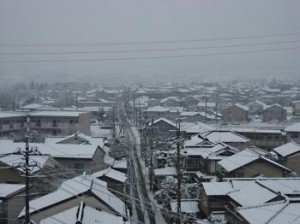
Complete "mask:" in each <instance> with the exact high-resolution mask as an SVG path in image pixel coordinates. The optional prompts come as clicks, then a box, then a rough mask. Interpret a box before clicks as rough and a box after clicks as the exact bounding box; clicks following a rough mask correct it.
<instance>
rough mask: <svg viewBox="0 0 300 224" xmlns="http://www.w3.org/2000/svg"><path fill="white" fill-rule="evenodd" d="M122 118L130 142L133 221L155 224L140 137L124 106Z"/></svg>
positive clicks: (121, 111)
mask: <svg viewBox="0 0 300 224" xmlns="http://www.w3.org/2000/svg"><path fill="white" fill-rule="evenodd" d="M120 118H121V122H122V125H123V128H124V133H125V136H126V140H127V144H128V180H129V194H130V196H131V205H132V223H146V224H148V223H149V224H155V223H156V219H155V213H154V210H153V207H152V204H151V201H150V200H149V196H148V191H147V188H146V181H145V176H144V174H143V168H142V166H141V161H140V157H139V156H138V155H139V154H138V147H137V146H138V145H139V144H140V143H139V142H138V140H139V138H138V137H137V136H136V135H138V132H137V130H136V128H135V127H134V126H131V124H130V122H129V120H128V118H127V116H126V113H125V110H124V108H121V110H120Z"/></svg>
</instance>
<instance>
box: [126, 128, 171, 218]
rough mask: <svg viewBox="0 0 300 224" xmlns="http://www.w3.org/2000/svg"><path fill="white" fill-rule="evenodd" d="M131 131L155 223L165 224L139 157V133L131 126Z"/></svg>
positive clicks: (145, 169) (143, 164)
mask: <svg viewBox="0 0 300 224" xmlns="http://www.w3.org/2000/svg"><path fill="white" fill-rule="evenodd" d="M131 129H132V133H133V134H134V137H135V138H136V142H137V151H138V157H139V160H140V161H141V166H142V169H143V174H144V177H145V183H146V188H147V192H148V196H149V200H150V201H151V203H152V205H153V206H152V208H154V209H153V211H154V213H155V219H156V223H159V224H166V221H165V219H164V218H163V216H162V214H161V211H160V210H161V209H162V208H161V207H160V205H159V204H158V203H157V202H156V200H155V199H154V194H153V193H152V191H151V190H150V184H149V173H148V168H147V167H146V166H145V161H144V160H143V159H142V157H141V144H140V143H141V140H140V135H139V132H138V130H137V128H136V127H135V126H132V128H131Z"/></svg>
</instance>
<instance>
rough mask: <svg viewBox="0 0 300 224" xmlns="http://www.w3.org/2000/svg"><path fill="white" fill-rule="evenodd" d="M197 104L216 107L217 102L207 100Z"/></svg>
mask: <svg viewBox="0 0 300 224" xmlns="http://www.w3.org/2000/svg"><path fill="white" fill-rule="evenodd" d="M197 106H198V107H205V106H207V107H216V103H212V102H207V103H205V102H199V103H198V104H197Z"/></svg>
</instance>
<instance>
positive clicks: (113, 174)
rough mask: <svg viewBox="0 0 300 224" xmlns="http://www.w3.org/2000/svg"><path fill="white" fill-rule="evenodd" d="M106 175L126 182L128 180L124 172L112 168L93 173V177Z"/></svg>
mask: <svg viewBox="0 0 300 224" xmlns="http://www.w3.org/2000/svg"><path fill="white" fill-rule="evenodd" d="M104 176H106V177H109V178H111V179H114V180H117V181H119V182H122V183H125V182H126V180H127V177H126V175H125V174H124V173H122V172H120V171H117V170H114V169H112V168H107V169H105V170H101V171H99V172H96V173H93V174H92V177H97V178H100V177H104Z"/></svg>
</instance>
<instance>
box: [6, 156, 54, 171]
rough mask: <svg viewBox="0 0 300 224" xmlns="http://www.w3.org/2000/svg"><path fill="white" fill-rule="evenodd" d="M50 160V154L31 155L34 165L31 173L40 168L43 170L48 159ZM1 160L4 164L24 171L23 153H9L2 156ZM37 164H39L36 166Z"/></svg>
mask: <svg viewBox="0 0 300 224" xmlns="http://www.w3.org/2000/svg"><path fill="white" fill-rule="evenodd" d="M48 160H49V156H44V155H30V157H29V164H30V165H33V167H32V168H31V169H30V173H31V174H33V173H35V172H37V171H39V170H41V169H42V168H43V167H44V166H45V164H46V163H47V161H48ZM0 162H1V163H2V164H6V165H7V166H8V167H15V168H16V169H18V170H19V171H21V172H24V169H23V168H24V164H25V162H24V155H23V154H9V155H5V156H2V157H0ZM36 165H37V166H36Z"/></svg>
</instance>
